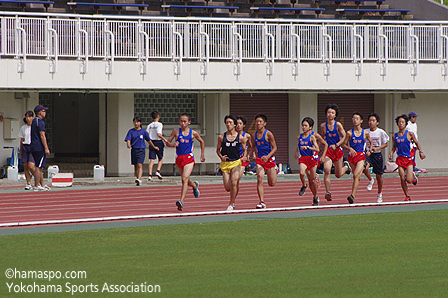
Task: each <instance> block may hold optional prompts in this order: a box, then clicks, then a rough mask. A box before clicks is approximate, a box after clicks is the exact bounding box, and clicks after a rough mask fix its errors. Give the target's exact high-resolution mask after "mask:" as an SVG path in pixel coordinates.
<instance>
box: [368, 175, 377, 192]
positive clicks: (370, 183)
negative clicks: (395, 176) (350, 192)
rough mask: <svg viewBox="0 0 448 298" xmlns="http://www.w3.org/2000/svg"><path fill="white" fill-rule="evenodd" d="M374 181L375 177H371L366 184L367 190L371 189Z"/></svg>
mask: <svg viewBox="0 0 448 298" xmlns="http://www.w3.org/2000/svg"><path fill="white" fill-rule="evenodd" d="M374 183H375V179H373V178H372V180H370V181H369V184H367V190H368V191H371V190H372V188H373V184H374Z"/></svg>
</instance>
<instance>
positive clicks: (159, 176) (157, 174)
mask: <svg viewBox="0 0 448 298" xmlns="http://www.w3.org/2000/svg"><path fill="white" fill-rule="evenodd" d="M156 176H157V178H159V180H163V177H162V174H160V172H159V171H157V172H156Z"/></svg>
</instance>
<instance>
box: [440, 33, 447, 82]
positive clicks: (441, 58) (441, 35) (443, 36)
mask: <svg viewBox="0 0 448 298" xmlns="http://www.w3.org/2000/svg"><path fill="white" fill-rule="evenodd" d="M440 37H441V38H442V39H444V40H445V63H444V65H443V66H442V76H444V77H446V76H448V36H446V35H445V34H440ZM440 62H442V63H443V55H442V53H440Z"/></svg>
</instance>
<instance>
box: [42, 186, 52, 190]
mask: <svg viewBox="0 0 448 298" xmlns="http://www.w3.org/2000/svg"><path fill="white" fill-rule="evenodd" d="M43 189H44V191H50V190H51V187H50V186H48V185H44V186H43Z"/></svg>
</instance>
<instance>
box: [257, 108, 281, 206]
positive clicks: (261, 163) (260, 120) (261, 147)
mask: <svg viewBox="0 0 448 298" xmlns="http://www.w3.org/2000/svg"><path fill="white" fill-rule="evenodd" d="M267 121H268V117H267V116H266V115H265V114H257V115H256V116H255V127H256V128H257V131H256V132H255V133H254V134H253V135H252V144H255V146H253V147H252V148H251V155H252V156H253V158H255V159H256V163H257V192H258V198H259V203H258V205H257V206H256V208H257V209H264V208H266V203H265V202H264V188H263V178H264V174H265V173H266V175H267V176H268V185H269V186H271V187H272V186H275V184H276V183H277V171H276V169H275V166H276V164H275V157H274V154H275V152H277V143H276V142H275V138H274V134H273V133H272V132H270V131H269V130H267V129H266V128H265V127H266V124H267ZM255 150H256V151H257V152H256V153H255Z"/></svg>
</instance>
